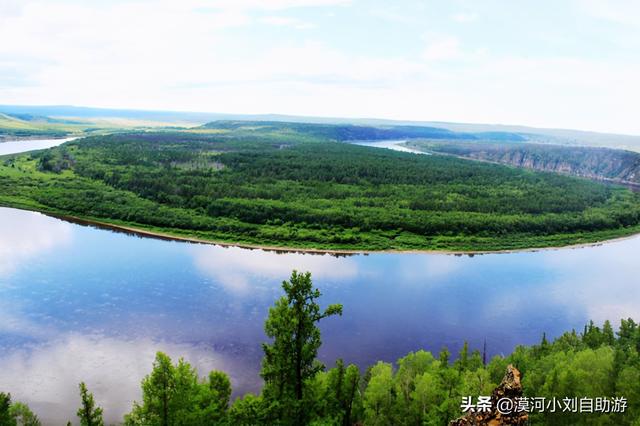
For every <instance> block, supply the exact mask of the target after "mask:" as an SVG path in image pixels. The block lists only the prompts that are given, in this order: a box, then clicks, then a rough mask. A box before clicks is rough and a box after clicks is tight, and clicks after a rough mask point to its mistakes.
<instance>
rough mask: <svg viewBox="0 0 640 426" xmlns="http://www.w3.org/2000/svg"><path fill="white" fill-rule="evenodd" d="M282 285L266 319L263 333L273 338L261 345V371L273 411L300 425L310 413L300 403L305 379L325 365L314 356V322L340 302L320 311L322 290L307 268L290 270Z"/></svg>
mask: <svg viewBox="0 0 640 426" xmlns="http://www.w3.org/2000/svg"><path fill="white" fill-rule="evenodd" d="M282 288H283V290H284V292H285V295H284V296H283V297H281V298H280V299H279V300H278V301H277V302H276V304H275V306H273V307H272V308H271V309H269V316H268V318H267V320H266V322H265V333H266V334H267V336H268V337H270V338H272V339H273V340H272V343H270V344H266V343H265V344H263V345H262V347H263V350H264V354H265V356H264V358H263V360H262V371H261V372H260V375H261V376H262V378H263V379H264V381H265V387H264V390H263V395H264V398H265V401H266V402H267V403H268V404H269V406H270V409H271V410H273V411H274V412H273V414H274V415H275V416H276V417H277V418H278V419H279V420H280V421H281V422H282V423H284V424H296V425H302V424H305V423H306V422H307V416H308V414H309V413H308V412H307V411H306V410H305V408H304V406H303V405H304V404H303V400H304V397H305V388H306V385H307V382H308V381H309V380H310V379H313V378H314V377H315V375H316V374H317V373H318V372H319V371H321V370H323V369H324V366H323V365H322V364H321V363H320V362H318V360H317V359H316V356H317V355H318V348H319V347H320V344H321V340H320V329H319V328H318V326H317V323H318V322H319V321H320V320H321V319H323V318H327V317H329V316H332V315H342V305H330V306H329V307H328V308H327V309H326V310H324V311H321V309H320V306H319V305H318V303H317V302H316V300H317V299H318V298H319V297H320V296H321V293H320V290H318V289H316V288H313V284H312V282H311V274H310V273H309V272H307V273H304V274H299V273H298V272H296V271H293V273H292V274H291V278H290V279H289V281H284V282H283V283H282Z"/></svg>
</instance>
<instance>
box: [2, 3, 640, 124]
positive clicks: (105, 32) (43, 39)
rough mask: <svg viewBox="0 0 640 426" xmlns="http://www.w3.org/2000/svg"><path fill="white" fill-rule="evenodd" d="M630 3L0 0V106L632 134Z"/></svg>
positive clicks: (637, 71) (634, 73)
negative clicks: (490, 125)
mask: <svg viewBox="0 0 640 426" xmlns="http://www.w3.org/2000/svg"><path fill="white" fill-rule="evenodd" d="M638 17H640V2H639V1H636V0H552V1H550V0H537V1H524V0H512V1H506V0H447V1H444V0H442V1H435V0H434V1H432V0H422V1H419V0H397V1H378V0H130V1H124V0H0V104H28V105H78V106H94V107H109V108H137V109H153V110H175V111H203V112H220V113H250V114H254V113H279V114H294V115H309V116H325V117H354V118H355V117H366V118H389V119H401V120H426V121H453V122H470V123H502V124H521V125H531V126H538V127H556V128H573V129H581V130H596V131H603V132H611V133H627V134H638V135H640V120H639V119H638V115H639V114H638V107H637V102H638V99H640V19H638Z"/></svg>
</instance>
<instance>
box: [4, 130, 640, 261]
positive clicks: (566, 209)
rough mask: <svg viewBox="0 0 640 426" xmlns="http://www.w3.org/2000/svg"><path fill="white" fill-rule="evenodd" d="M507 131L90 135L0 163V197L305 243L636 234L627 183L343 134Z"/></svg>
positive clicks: (217, 233)
mask: <svg viewBox="0 0 640 426" xmlns="http://www.w3.org/2000/svg"><path fill="white" fill-rule="evenodd" d="M516 136H517V135H511V134H508V133H505V134H497V133H494V134H491V135H489V136H487V135H484V136H482V135H479V134H472V133H455V132H450V131H443V130H442V129H437V128H430V127H417V126H416V127H412V126H396V127H388V128H372V127H366V126H355V125H328V124H305V123H282V122H238V121H220V122H214V123H210V124H207V125H204V126H202V127H199V128H193V129H181V130H164V131H153V132H151V131H147V132H131V133H119V134H113V135H102V136H92V137H87V138H83V139H80V140H76V141H73V142H69V143H66V144H64V145H62V146H59V147H56V148H52V149H49V150H44V151H40V152H34V153H27V154H21V155H13V156H7V157H4V158H2V159H1V160H0V204H1V205H4V206H10V207H19V208H26V209H31V210H37V211H42V212H46V213H50V214H55V215H58V216H68V217H76V218H82V219H88V220H92V221H96V222H100V223H107V224H111V225H115V226H122V227H128V228H133V229H140V230H144V231H147V232H149V233H157V234H161V235H165V236H166V235H168V236H175V237H180V238H188V239H194V240H201V241H210V242H227V243H233V244H240V245H246V246H260V247H273V248H295V249H309V250H340V251H349V250H355V251H364V250H447V251H463V252H479V251H497V250H513V249H527V248H540V247H553V246H566V245H572V244H584V243H593V242H598V241H603V240H606V239H611V238H616V237H621V236H627V235H631V234H634V233H637V232H638V231H640V194H634V193H633V192H631V191H630V190H628V189H625V188H623V187H618V186H612V185H603V184H600V183H597V182H591V181H588V180H585V179H578V178H573V177H568V176H561V175H558V174H554V173H540V172H535V171H528V170H521V169H515V168H510V167H506V166H501V165H496V164H487V163H480V162H473V161H468V160H464V159H458V158H453V157H447V156H436V155H433V156H425V155H415V154H410V153H401V152H392V151H389V150H380V149H375V148H369V147H363V146H356V145H353V144H349V143H346V142H345V141H353V140H358V139H378V140H383V139H389V138H403V137H424V138H431V139H437V138H441V139H447V140H449V139H451V138H458V139H460V140H477V139H478V138H480V137H491V138H493V139H499V138H504V139H513V138H515V137H516Z"/></svg>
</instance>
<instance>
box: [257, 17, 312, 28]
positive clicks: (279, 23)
mask: <svg viewBox="0 0 640 426" xmlns="http://www.w3.org/2000/svg"><path fill="white" fill-rule="evenodd" d="M258 21H259V22H261V23H263V24H267V25H273V26H276V27H293V28H296V29H298V30H307V29H311V28H315V25H314V24H312V23H311V22H305V21H302V20H300V19H296V18H290V17H286V16H263V17H261V18H259V19H258Z"/></svg>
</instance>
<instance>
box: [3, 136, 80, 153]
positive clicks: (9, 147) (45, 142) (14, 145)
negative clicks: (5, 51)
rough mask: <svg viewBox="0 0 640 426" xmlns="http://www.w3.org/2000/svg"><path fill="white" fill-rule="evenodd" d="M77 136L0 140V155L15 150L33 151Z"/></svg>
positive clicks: (60, 143)
mask: <svg viewBox="0 0 640 426" xmlns="http://www.w3.org/2000/svg"><path fill="white" fill-rule="evenodd" d="M74 139H77V138H66V139H38V140H23V141H9V142H0V155H6V154H15V153H16V152H25V151H34V150H37V149H46V148H52V147H54V146H58V145H62V144H63V143H65V142H69V141H72V140H74Z"/></svg>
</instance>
